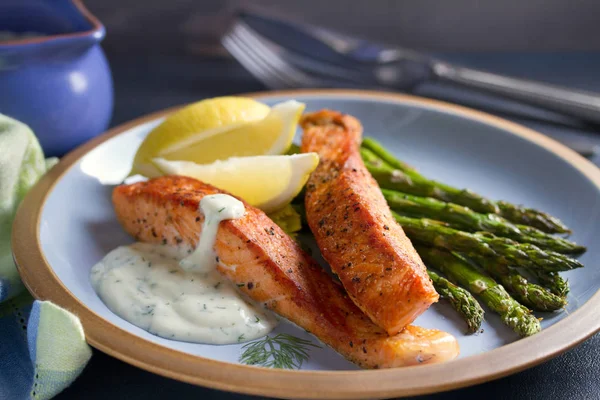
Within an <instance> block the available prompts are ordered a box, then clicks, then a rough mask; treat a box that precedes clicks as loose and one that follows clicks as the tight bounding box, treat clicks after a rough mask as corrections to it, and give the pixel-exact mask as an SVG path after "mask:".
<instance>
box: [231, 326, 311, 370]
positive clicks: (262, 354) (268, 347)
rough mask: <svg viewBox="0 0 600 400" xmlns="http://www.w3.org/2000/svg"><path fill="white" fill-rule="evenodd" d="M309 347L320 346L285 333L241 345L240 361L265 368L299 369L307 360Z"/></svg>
mask: <svg viewBox="0 0 600 400" xmlns="http://www.w3.org/2000/svg"><path fill="white" fill-rule="evenodd" d="M309 347H316V348H319V349H320V348H321V346H318V345H316V344H313V343H312V342H311V341H310V340H305V339H300V338H297V337H295V336H292V335H288V334H285V333H279V334H277V335H276V336H274V337H269V336H265V337H264V338H263V339H260V340H256V341H254V342H250V343H248V344H246V345H244V346H243V347H242V350H244V352H243V353H242V355H241V356H240V362H241V363H243V364H248V365H260V366H262V367H266V368H285V369H300V367H301V366H302V363H304V361H306V360H308V358H309V354H308V350H309Z"/></svg>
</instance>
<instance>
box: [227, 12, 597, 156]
mask: <svg viewBox="0 0 600 400" xmlns="http://www.w3.org/2000/svg"><path fill="white" fill-rule="evenodd" d="M221 43H222V44H223V46H224V47H225V48H226V49H227V50H228V51H229V52H230V53H231V55H232V56H233V57H234V58H236V59H237V60H238V61H239V62H240V64H242V65H243V66H244V67H245V68H246V69H247V70H248V71H249V72H250V73H251V74H252V75H254V77H256V78H257V79H258V80H260V81H261V82H262V83H263V84H265V85H266V86H267V87H268V88H270V89H293V88H348V87H355V88H362V89H365V88H367V89H374V90H388V91H389V90H391V89H390V88H389V87H383V86H380V85H378V84H377V83H376V82H375V80H374V79H372V78H371V79H369V77H368V76H366V74H365V73H364V72H362V71H360V70H359V69H352V68H345V67H340V66H334V65H331V64H328V63H325V62H320V61H318V60H313V59H310V58H307V57H305V56H302V55H300V54H297V53H294V52H291V51H288V50H287V49H285V48H283V47H282V46H280V45H278V44H276V43H274V42H272V41H270V40H269V39H267V38H265V37H263V36H262V35H260V34H259V33H257V32H256V31H254V30H253V29H252V28H251V27H249V26H248V25H247V24H246V23H244V22H242V21H240V20H238V21H236V22H234V23H233V25H232V26H231V28H230V29H229V31H228V32H227V33H226V34H225V35H224V36H223V38H222V40H221ZM563 144H565V145H566V146H568V147H571V148H572V149H573V150H575V151H577V152H578V153H580V154H581V155H584V156H588V157H589V156H593V155H594V154H595V153H596V150H597V149H596V148H595V146H593V145H590V144H589V143H587V142H585V141H572V143H566V142H564V141H563Z"/></svg>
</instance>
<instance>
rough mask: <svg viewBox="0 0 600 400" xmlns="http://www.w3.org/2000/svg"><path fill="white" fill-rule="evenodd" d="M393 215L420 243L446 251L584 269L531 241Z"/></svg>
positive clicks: (552, 269) (561, 268)
mask: <svg viewBox="0 0 600 400" xmlns="http://www.w3.org/2000/svg"><path fill="white" fill-rule="evenodd" d="M393 214H394V218H395V219H396V221H398V223H400V225H402V228H403V229H404V231H405V232H406V234H407V235H408V236H409V237H410V238H411V239H412V240H415V241H417V242H421V243H423V244H429V245H432V246H435V247H441V248H445V249H447V250H454V251H462V252H473V253H477V254H481V255H484V256H488V257H494V258H500V257H502V258H505V259H506V260H507V261H508V262H510V263H511V264H514V265H515V266H518V267H523V268H537V269H542V270H544V271H550V272H557V271H568V270H571V269H575V268H581V267H583V265H582V264H581V263H580V262H579V261H577V260H575V259H572V258H569V257H567V256H566V255H564V254H560V253H556V252H552V251H544V250H542V249H540V248H539V247H536V246H534V245H532V244H529V243H517V242H515V241H514V240H511V239H507V238H501V237H497V236H494V235H492V234H491V233H488V232H476V233H468V232H462V231H458V230H456V229H452V228H449V227H448V226H447V225H446V224H444V223H443V222H439V221H434V220H430V219H426V218H421V219H416V218H410V217H404V216H401V215H399V214H397V213H393Z"/></svg>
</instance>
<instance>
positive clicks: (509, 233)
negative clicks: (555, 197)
mask: <svg viewBox="0 0 600 400" xmlns="http://www.w3.org/2000/svg"><path fill="white" fill-rule="evenodd" d="M381 191H382V192H383V196H384V197H385V199H386V200H387V202H388V204H389V206H390V208H392V209H393V210H394V211H397V212H398V213H400V214H402V215H406V216H409V217H414V218H431V219H435V220H438V221H444V222H447V223H448V224H449V226H450V227H451V228H455V229H458V230H465V231H468V232H477V231H487V232H491V233H493V234H495V235H497V236H503V237H507V238H510V239H513V240H516V241H518V242H521V243H531V244H534V245H536V246H538V247H540V248H542V249H544V250H552V251H556V252H557V253H565V254H581V253H583V252H585V250H586V248H585V247H583V246H580V245H578V244H576V243H573V242H570V241H568V240H566V239H563V238H560V237H555V236H552V235H550V234H547V233H545V232H542V231H540V230H538V229H536V228H532V227H530V226H524V225H514V224H512V223H511V222H509V221H507V220H505V219H504V218H502V217H500V216H499V215H496V214H480V213H476V212H475V211H472V210H471V209H469V208H467V207H464V206H460V205H458V204H453V203H446V202H443V201H440V200H437V199H434V198H431V197H418V196H413V195H410V194H405V193H401V192H398V191H395V190H389V189H382V190H381Z"/></svg>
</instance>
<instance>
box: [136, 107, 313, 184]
mask: <svg viewBox="0 0 600 400" xmlns="http://www.w3.org/2000/svg"><path fill="white" fill-rule="evenodd" d="M303 110H304V104H302V103H299V102H297V101H294V100H291V101H287V102H284V103H280V104H277V105H275V106H273V108H269V107H267V106H266V105H264V104H262V103H259V102H256V101H255V100H251V99H247V98H243V97H221V98H215V99H209V100H204V101H201V102H199V103H195V104H192V105H191V106H188V107H186V108H184V109H183V110H181V111H179V112H176V113H175V114H173V115H172V116H170V117H168V118H167V119H166V120H165V121H164V122H163V123H162V124H161V125H159V126H158V127H156V128H155V129H154V130H153V131H152V132H150V134H149V135H148V137H147V138H146V139H145V140H144V142H143V143H142V145H141V146H140V148H139V149H138V152H137V154H136V156H135V159H134V167H133V169H132V174H141V175H145V176H147V177H155V176H159V175H160V172H159V171H158V170H157V169H156V167H155V166H154V164H153V163H152V159H153V158H163V159H166V160H172V161H192V162H195V163H198V164H206V163H211V162H213V161H216V160H225V159H227V158H229V157H242V156H256V155H276V154H282V153H284V152H285V151H286V150H287V149H288V148H289V146H290V145H291V142H292V139H293V137H294V134H295V132H296V125H297V123H298V120H299V119H300V116H301V115H302V111H303Z"/></svg>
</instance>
